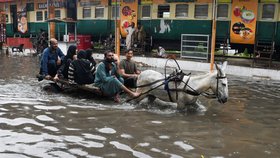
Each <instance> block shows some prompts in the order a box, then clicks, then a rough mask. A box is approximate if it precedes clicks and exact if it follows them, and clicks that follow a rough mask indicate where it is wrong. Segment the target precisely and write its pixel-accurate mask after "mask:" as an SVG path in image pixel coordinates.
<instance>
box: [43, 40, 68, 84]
mask: <svg viewBox="0 0 280 158" xmlns="http://www.w3.org/2000/svg"><path fill="white" fill-rule="evenodd" d="M57 44H58V43H57V40H56V39H55V38H52V39H51V40H50V47H48V48H46V49H44V51H43V55H42V59H41V68H40V77H38V80H39V81H40V80H42V79H44V78H45V79H48V80H49V79H51V78H52V77H54V76H55V75H56V72H57V70H58V68H59V66H60V65H61V61H62V60H63V59H64V54H63V53H62V51H61V50H60V48H58V45H57Z"/></svg>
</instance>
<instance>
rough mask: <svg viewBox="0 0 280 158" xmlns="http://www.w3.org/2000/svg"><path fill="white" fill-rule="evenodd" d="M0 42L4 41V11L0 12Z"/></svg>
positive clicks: (5, 40)
mask: <svg viewBox="0 0 280 158" xmlns="http://www.w3.org/2000/svg"><path fill="white" fill-rule="evenodd" d="M0 42H1V43H6V42H7V37H6V14H5V12H1V13H0Z"/></svg>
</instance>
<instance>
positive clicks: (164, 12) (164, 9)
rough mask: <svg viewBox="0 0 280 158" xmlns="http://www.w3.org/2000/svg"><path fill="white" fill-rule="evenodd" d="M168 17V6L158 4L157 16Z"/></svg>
mask: <svg viewBox="0 0 280 158" xmlns="http://www.w3.org/2000/svg"><path fill="white" fill-rule="evenodd" d="M169 17H170V6H169V5H159V6H158V18H169Z"/></svg>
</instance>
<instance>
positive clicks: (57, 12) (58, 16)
mask: <svg viewBox="0 0 280 158" xmlns="http://www.w3.org/2000/svg"><path fill="white" fill-rule="evenodd" d="M54 17H55V18H57V19H60V18H61V14H60V10H55V11H54Z"/></svg>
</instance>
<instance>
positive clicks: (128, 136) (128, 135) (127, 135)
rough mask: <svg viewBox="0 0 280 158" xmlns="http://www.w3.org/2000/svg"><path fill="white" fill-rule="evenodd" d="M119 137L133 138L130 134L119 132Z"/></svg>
mask: <svg viewBox="0 0 280 158" xmlns="http://www.w3.org/2000/svg"><path fill="white" fill-rule="evenodd" d="M121 137H122V138H127V139H132V138H133V137H132V135H130V134H126V133H123V134H121Z"/></svg>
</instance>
